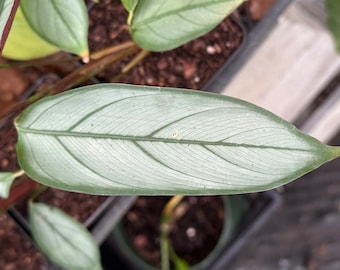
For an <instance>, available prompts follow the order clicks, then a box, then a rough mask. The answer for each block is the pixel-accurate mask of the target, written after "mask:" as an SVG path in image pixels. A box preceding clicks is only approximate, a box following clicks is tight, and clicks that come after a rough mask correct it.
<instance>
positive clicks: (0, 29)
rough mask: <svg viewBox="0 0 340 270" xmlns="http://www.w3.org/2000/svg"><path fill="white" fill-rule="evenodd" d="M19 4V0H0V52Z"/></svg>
mask: <svg viewBox="0 0 340 270" xmlns="http://www.w3.org/2000/svg"><path fill="white" fill-rule="evenodd" d="M18 5H19V0H0V52H1V51H2V49H3V47H4V45H5V42H6V39H7V35H8V33H9V30H10V28H11V25H12V21H13V18H14V14H15V12H16V10H17V7H18Z"/></svg>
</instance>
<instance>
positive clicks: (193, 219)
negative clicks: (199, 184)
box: [123, 196, 224, 267]
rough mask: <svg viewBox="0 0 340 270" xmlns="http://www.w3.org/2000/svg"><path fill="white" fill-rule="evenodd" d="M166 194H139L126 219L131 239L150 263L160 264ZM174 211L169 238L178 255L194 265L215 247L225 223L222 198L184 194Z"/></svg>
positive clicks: (125, 224)
mask: <svg viewBox="0 0 340 270" xmlns="http://www.w3.org/2000/svg"><path fill="white" fill-rule="evenodd" d="M168 199H169V198H167V197H152V198H150V197H139V198H138V199H137V201H136V203H135V204H134V206H133V207H132V208H131V209H130V211H129V212H128V213H127V215H126V217H125V218H124V220H123V225H124V230H125V232H126V235H127V239H128V241H129V242H131V243H133V246H134V248H135V249H136V251H137V253H138V254H139V255H140V256H141V257H142V258H143V259H144V260H145V261H148V262H149V263H150V264H152V265H154V266H157V267H159V266H160V243H159V241H160V240H159V237H160V230H159V225H160V218H161V213H162V210H163V207H164V206H165V204H166V202H167V201H168ZM176 209H177V211H176V210H175V211H174V216H175V217H176V216H177V217H176V218H175V222H174V223H173V225H172V226H171V229H170V233H169V237H170V241H171V246H172V247H173V249H174V250H175V252H176V254H177V255H178V256H179V257H180V258H182V259H184V260H185V261H186V262H188V263H189V264H190V265H194V264H197V263H199V262H200V261H201V260H203V259H204V258H205V257H206V256H207V255H208V254H209V253H210V252H211V250H212V249H213V248H214V247H215V245H216V243H217V241H218V239H219V236H220V234H221V231H222V227H223V224H224V220H223V219H224V207H223V200H222V198H221V197H216V196H215V197H185V198H184V199H183V201H182V202H180V204H179V205H178V206H177V207H176Z"/></svg>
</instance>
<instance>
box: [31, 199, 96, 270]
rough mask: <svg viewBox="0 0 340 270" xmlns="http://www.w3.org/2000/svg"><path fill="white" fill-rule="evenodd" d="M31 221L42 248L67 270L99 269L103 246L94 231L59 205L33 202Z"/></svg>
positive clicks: (36, 239)
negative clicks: (95, 239)
mask: <svg viewBox="0 0 340 270" xmlns="http://www.w3.org/2000/svg"><path fill="white" fill-rule="evenodd" d="M29 222H30V227H31V231H32V235H33V238H34V240H35V241H36V243H37V244H38V246H39V247H40V249H41V250H42V251H43V252H44V253H45V254H46V256H47V257H48V258H49V259H50V260H51V261H53V262H54V263H56V264H58V265H60V266H62V267H64V268H66V269H70V270H72V269H82V270H87V269H88V270H99V269H101V265H100V255H99V249H98V247H97V245H96V243H95V241H94V239H93V238H92V236H91V234H90V233H89V232H88V231H87V230H86V229H85V228H84V227H83V226H82V225H81V224H80V223H78V222H77V221H75V220H74V219H72V218H71V217H70V216H68V215H67V214H65V213H64V212H63V211H61V210H60V209H58V208H55V207H52V206H48V205H45V204H43V203H31V204H30V208H29Z"/></svg>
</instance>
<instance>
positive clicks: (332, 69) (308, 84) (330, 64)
mask: <svg viewBox="0 0 340 270" xmlns="http://www.w3.org/2000/svg"><path fill="white" fill-rule="evenodd" d="M339 71H340V56H339V55H338V54H337V53H336V52H335V49H334V44H333V40H332V38H331V36H330V34H329V32H328V30H327V28H326V26H325V12H324V9H323V5H322V0H295V1H293V2H292V3H291V4H290V6H289V7H288V8H287V10H286V11H285V12H284V14H283V15H282V16H281V17H280V18H279V21H278V24H277V26H275V28H274V30H273V31H272V33H271V34H270V35H269V36H268V38H267V39H266V40H265V41H264V42H263V44H262V45H261V46H260V47H259V49H258V50H257V52H256V53H255V54H254V55H253V56H252V57H251V58H250V59H249V61H248V63H247V64H246V65H245V67H244V68H242V69H241V70H240V72H239V73H237V74H236V76H235V77H234V78H233V80H232V81H231V83H229V84H228V85H227V86H226V88H225V89H224V91H223V92H222V94H225V95H229V96H235V97H238V98H241V99H245V100H248V101H250V102H252V103H255V104H257V105H259V106H261V107H264V108H266V109H268V110H270V111H272V112H274V113H275V114H277V115H279V116H281V117H283V118H284V119H286V120H288V121H290V122H294V121H295V120H296V119H297V118H298V117H299V116H300V115H301V114H302V113H303V111H304V110H305V109H306V108H307V107H308V106H309V105H310V103H311V102H312V101H313V100H314V99H315V97H316V96H317V95H319V93H320V92H321V91H322V90H323V89H324V87H325V86H326V85H327V84H328V82H329V81H330V80H331V79H333V78H334V76H335V75H336V74H337V73H338V72H339ZM332 99H333V98H332ZM334 99H337V100H335V101H329V102H331V103H332V104H333V105H332V107H331V108H328V109H327V108H326V107H325V108H324V109H323V110H322V113H318V117H314V118H313V119H314V121H316V120H318V123H313V124H312V123H311V122H310V123H309V124H308V127H307V128H306V130H307V131H308V132H309V133H310V134H311V135H313V136H315V137H317V138H319V139H320V140H324V141H327V140H328V139H330V138H331V137H332V136H333V135H335V134H336V132H337V131H338V130H339V129H340V114H339V99H340V98H339V95H338V94H337V95H335V96H334ZM328 110H329V112H328ZM330 115H333V116H334V117H330ZM330 119H331V120H330ZM323 121H325V122H323ZM329 124H331V125H332V128H331V129H328V130H322V131H320V129H326V128H327V125H329ZM314 129H315V130H318V131H314ZM326 133H327V134H326Z"/></svg>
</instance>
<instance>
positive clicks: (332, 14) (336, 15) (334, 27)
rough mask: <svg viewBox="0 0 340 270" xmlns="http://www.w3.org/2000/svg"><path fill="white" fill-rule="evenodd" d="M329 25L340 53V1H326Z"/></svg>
mask: <svg viewBox="0 0 340 270" xmlns="http://www.w3.org/2000/svg"><path fill="white" fill-rule="evenodd" d="M326 11H327V23H328V27H329V29H330V31H331V33H332V35H333V38H334V41H335V44H336V48H337V50H338V51H339V52H340V1H339V0H326Z"/></svg>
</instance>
